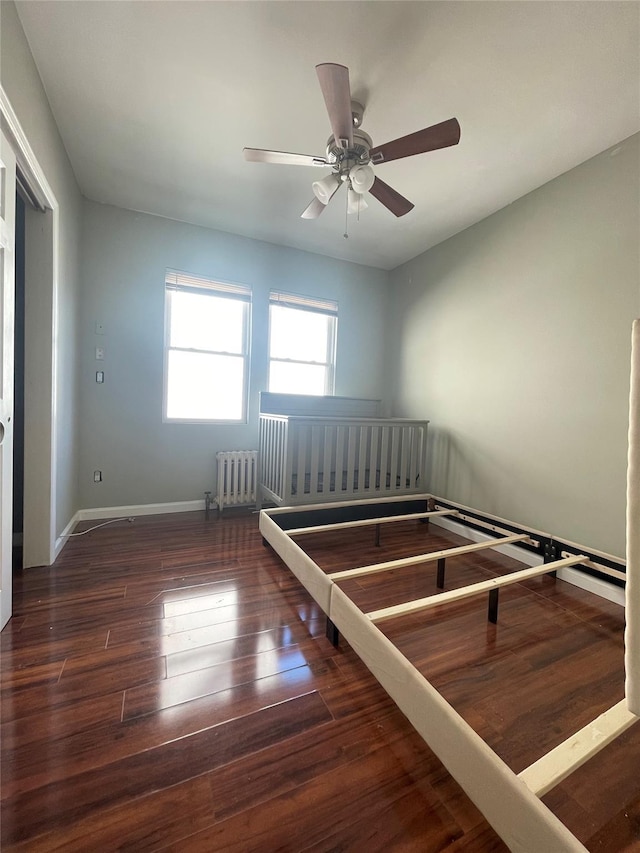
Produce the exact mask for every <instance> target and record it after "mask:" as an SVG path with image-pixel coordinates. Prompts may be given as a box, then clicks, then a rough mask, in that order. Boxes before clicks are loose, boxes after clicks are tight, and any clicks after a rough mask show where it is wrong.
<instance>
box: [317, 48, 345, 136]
mask: <svg viewBox="0 0 640 853" xmlns="http://www.w3.org/2000/svg"><path fill="white" fill-rule="evenodd" d="M316 73H317V75H318V80H319V81H320V88H321V89H322V94H323V96H324V102H325V104H326V106H327V112H328V113H329V121H330V123H331V130H332V131H333V135H334V137H335V140H336V144H337V145H340V144H341V142H340V140H343V142H342V147H343V148H344V147H345V145H344V141H345V140H346V142H347V146H346V147H348V148H351V147H353V116H352V115H351V89H350V87H349V69H348V68H347V67H346V66H345V65H336V64H335V63H334V62H323V63H322V64H321V65H316Z"/></svg>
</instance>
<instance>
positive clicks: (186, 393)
mask: <svg viewBox="0 0 640 853" xmlns="http://www.w3.org/2000/svg"><path fill="white" fill-rule="evenodd" d="M243 374H244V358H238V357H237V356H228V355H209V354H207V353H199V352H175V351H171V352H169V364H168V375H167V417H168V418H183V419H186V420H215V421H217V420H234V421H239V420H242V418H243V415H244V411H243V405H242V403H243V393H244V381H243V378H244V376H243Z"/></svg>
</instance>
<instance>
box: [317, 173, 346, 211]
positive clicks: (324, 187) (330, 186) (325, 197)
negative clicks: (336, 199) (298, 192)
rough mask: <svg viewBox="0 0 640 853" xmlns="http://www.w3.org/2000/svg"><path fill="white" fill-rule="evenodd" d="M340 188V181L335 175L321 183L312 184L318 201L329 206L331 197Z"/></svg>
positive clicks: (323, 179)
mask: <svg viewBox="0 0 640 853" xmlns="http://www.w3.org/2000/svg"><path fill="white" fill-rule="evenodd" d="M339 186H340V179H339V178H338V176H337V175H336V174H335V173H332V174H331V175H327V176H326V177H325V178H322V179H321V180H319V181H314V182H313V183H312V184H311V189H312V190H313V194H314V195H315V197H316V198H317V199H318V201H321V202H322V204H329V201H330V199H331V196H332V195H333V194H334V192H335V191H336V190H337V189H338V187H339Z"/></svg>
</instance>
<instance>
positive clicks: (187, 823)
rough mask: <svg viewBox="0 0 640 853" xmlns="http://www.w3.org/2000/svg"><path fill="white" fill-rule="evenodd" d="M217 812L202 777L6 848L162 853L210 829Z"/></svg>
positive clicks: (18, 851) (40, 852)
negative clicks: (173, 843)
mask: <svg viewBox="0 0 640 853" xmlns="http://www.w3.org/2000/svg"><path fill="white" fill-rule="evenodd" d="M211 812H212V800H211V791H210V790H209V786H208V784H207V781H206V779H204V778H202V777H199V778H197V779H189V780H187V781H186V782H182V783H180V784H178V785H174V786H173V787H171V788H165V789H163V790H161V791H154V792H153V793H152V794H147V795H146V796H141V797H135V799H132V800H127V801H126V802H124V803H121V804H120V805H118V806H115V807H114V808H108V809H97V810H95V811H93V812H91V813H89V814H88V815H87V816H86V817H83V818H80V819H79V820H74V821H73V822H71V823H68V824H66V825H62V826H59V827H56V828H55V829H51V830H49V831H47V832H44V833H41V834H40V835H38V836H36V837H29V838H27V839H26V840H24V841H22V842H17V843H16V844H9V845H8V846H6V847H5V848H4V849H5V850H6V851H11V853H87V851H88V850H91V851H107V850H136V851H150V850H158V849H159V848H160V847H163V846H165V845H166V844H167V843H171V842H172V841H177V840H178V839H180V838H183V837H184V836H185V835H190V834H192V833H194V832H198V831H199V830H200V829H204V828H205V827H207V826H208V825H209V824H210V823H211Z"/></svg>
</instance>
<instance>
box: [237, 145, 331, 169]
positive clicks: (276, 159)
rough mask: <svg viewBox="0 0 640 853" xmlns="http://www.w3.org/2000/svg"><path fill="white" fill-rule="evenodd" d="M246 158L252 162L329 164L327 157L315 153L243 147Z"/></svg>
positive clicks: (298, 164) (307, 164)
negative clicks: (293, 152) (294, 152)
mask: <svg viewBox="0 0 640 853" xmlns="http://www.w3.org/2000/svg"><path fill="white" fill-rule="evenodd" d="M242 153H243V154H244V159H245V160H249V162H251V163H277V164H279V165H281V166H327V165H329V163H328V161H327V159H326V157H314V156H313V154H290V153H289V152H288V151H265V150H264V149H263V148H243V151H242Z"/></svg>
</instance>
